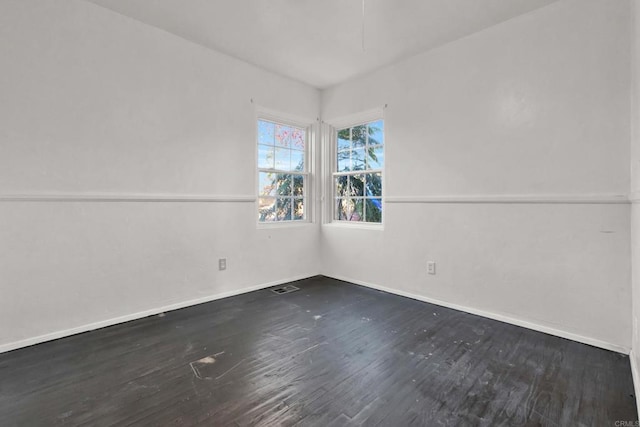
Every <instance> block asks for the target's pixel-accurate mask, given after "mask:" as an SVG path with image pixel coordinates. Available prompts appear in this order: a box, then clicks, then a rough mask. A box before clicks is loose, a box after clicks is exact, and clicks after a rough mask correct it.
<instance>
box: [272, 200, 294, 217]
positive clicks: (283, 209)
mask: <svg viewBox="0 0 640 427" xmlns="http://www.w3.org/2000/svg"><path fill="white" fill-rule="evenodd" d="M276 220H277V221H290V220H291V198H286V199H285V198H278V199H277V201H276Z"/></svg>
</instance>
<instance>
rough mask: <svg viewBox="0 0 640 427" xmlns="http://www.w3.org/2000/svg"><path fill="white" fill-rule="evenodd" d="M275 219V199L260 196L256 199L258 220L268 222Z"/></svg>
mask: <svg viewBox="0 0 640 427" xmlns="http://www.w3.org/2000/svg"><path fill="white" fill-rule="evenodd" d="M275 220H276V199H274V198H271V197H260V198H259V199H258V221H260V222H269V221H275Z"/></svg>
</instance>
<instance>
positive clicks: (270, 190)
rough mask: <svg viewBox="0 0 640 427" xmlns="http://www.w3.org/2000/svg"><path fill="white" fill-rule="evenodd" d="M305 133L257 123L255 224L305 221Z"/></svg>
mask: <svg viewBox="0 0 640 427" xmlns="http://www.w3.org/2000/svg"><path fill="white" fill-rule="evenodd" d="M307 152H308V151H307V131H306V129H304V128H301V127H297V126H290V125H286V124H282V123H276V122H273V121H269V120H264V119H258V222H260V223H274V222H284V221H305V220H306V218H307V215H306V212H305V200H306V196H307V190H306V189H307V181H308V173H307V162H308V160H307Z"/></svg>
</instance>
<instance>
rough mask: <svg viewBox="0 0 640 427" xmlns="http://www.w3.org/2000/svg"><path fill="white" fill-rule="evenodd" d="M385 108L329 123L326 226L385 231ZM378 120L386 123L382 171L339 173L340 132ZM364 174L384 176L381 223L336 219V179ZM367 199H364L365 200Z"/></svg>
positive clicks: (385, 136)
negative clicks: (337, 177)
mask: <svg viewBox="0 0 640 427" xmlns="http://www.w3.org/2000/svg"><path fill="white" fill-rule="evenodd" d="M384 116H385V115H384V108H376V109H373V110H368V111H363V112H360V113H356V114H352V115H349V116H344V117H341V118H337V119H334V120H331V121H327V124H328V125H329V126H330V127H331V129H330V132H331V136H330V144H329V145H330V147H331V149H330V161H328V162H327V164H328V167H329V170H328V178H329V179H328V180H327V183H328V185H329V191H327V192H326V194H327V195H328V197H327V199H329V200H328V202H329V203H328V206H327V209H326V212H327V214H328V219H329V221H327V222H326V223H325V224H324V225H331V226H340V227H345V228H362V229H368V230H383V229H384V224H385V221H386V216H387V214H386V197H385V194H386V166H387V162H386V160H387V123H386V120H385V117H384ZM378 120H382V121H383V123H384V126H383V129H382V138H383V143H382V152H383V154H384V159H385V162H384V164H383V166H382V168H380V169H371V170H364V171H348V172H337V168H338V160H337V155H338V138H337V135H338V131H339V130H341V129H346V128H352V127H354V126H359V125H363V124H368V123H371V122H375V121H378ZM363 173H380V174H381V175H382V195H381V197H380V199H381V202H382V221H381V222H364V221H345V220H340V219H336V218H335V201H336V198H337V196H336V188H335V177H336V176H346V175H361V174H363ZM364 198H365V197H363V199H364Z"/></svg>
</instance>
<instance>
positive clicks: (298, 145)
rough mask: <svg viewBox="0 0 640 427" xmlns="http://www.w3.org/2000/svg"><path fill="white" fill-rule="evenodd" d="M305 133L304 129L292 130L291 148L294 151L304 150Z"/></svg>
mask: <svg viewBox="0 0 640 427" xmlns="http://www.w3.org/2000/svg"><path fill="white" fill-rule="evenodd" d="M306 140H307V131H306V130H305V129H298V128H293V136H292V137H291V142H292V145H291V148H293V149H296V150H304V149H305V147H306Z"/></svg>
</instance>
